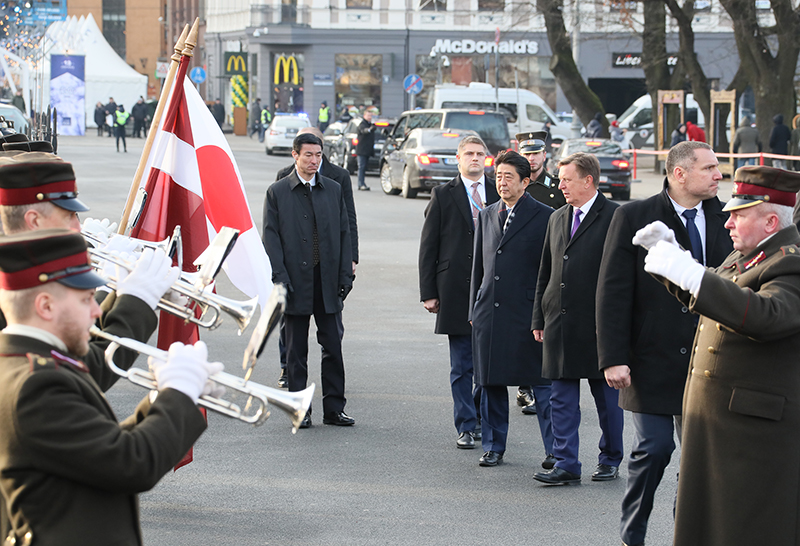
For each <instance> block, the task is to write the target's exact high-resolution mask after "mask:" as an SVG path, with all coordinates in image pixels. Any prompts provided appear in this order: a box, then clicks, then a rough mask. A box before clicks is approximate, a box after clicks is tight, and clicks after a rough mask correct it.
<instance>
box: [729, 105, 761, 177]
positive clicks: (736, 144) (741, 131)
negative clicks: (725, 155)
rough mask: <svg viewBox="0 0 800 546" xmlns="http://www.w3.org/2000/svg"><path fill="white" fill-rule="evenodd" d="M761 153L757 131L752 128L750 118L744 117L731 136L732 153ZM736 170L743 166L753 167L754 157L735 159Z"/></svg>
mask: <svg viewBox="0 0 800 546" xmlns="http://www.w3.org/2000/svg"><path fill="white" fill-rule="evenodd" d="M760 151H761V137H760V136H758V129H756V128H755V127H753V125H752V122H751V121H750V116H744V117H743V118H742V121H741V122H740V123H739V128H738V129H736V134H734V135H733V153H735V154H736V153H740V154H755V153H758V152H760ZM736 163H737V165H736V166H737V168H738V167H741V166H743V165H755V164H756V158H755V157H747V158H744V159H737V160H736Z"/></svg>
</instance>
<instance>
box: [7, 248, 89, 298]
mask: <svg viewBox="0 0 800 546" xmlns="http://www.w3.org/2000/svg"><path fill="white" fill-rule="evenodd" d="M70 267H73V268H75V271H74V272H73V273H71V274H67V275H64V274H63V272H64V270H65V269H67V268H70ZM89 270H91V265H90V263H89V253H88V252H79V253H78V254H73V255H72V256H66V257H64V258H59V259H57V260H53V261H52V262H47V263H45V264H40V265H35V266H33V267H29V268H28V269H23V270H21V271H14V272H13V273H3V272H0V288H1V289H3V290H24V289H25V288H33V287H34V286H41V285H43V284H44V283H46V282H48V281H51V280H55V279H56V278H64V277H69V276H71V275H78V274H80V273H85V272H86V271H89ZM59 273H61V274H59Z"/></svg>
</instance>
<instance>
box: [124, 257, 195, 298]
mask: <svg viewBox="0 0 800 546" xmlns="http://www.w3.org/2000/svg"><path fill="white" fill-rule="evenodd" d="M122 269H123V266H121V265H117V275H116V278H117V279H121V280H118V281H117V295H118V296H122V295H125V294H128V295H131V296H136V297H137V298H139V299H140V300H142V301H143V302H145V303H146V304H147V305H149V306H150V308H151V309H153V310H155V308H156V306H157V305H158V302H159V301H160V300H161V297H162V296H163V295H164V294H165V293H166V292H167V290H169V289H170V287H171V286H172V285H173V284H175V281H177V280H178V277H180V274H181V272H180V270H179V269H178V268H177V267H172V259H171V258H169V257H168V256H167V255H166V254H165V253H164V251H163V250H161V249H155V250H154V249H152V248H146V249H144V251H143V252H142V255H141V256H140V257H139V259H138V260H136V262H135V265H134V266H133V269H132V270H131V272H130V273H128V274H127V275H125V273H124V272H123V271H122Z"/></svg>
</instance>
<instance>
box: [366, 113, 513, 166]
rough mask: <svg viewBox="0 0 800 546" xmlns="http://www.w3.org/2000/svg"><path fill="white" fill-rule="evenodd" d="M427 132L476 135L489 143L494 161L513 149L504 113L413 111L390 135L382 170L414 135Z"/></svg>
mask: <svg viewBox="0 0 800 546" xmlns="http://www.w3.org/2000/svg"><path fill="white" fill-rule="evenodd" d="M425 128H430V129H446V128H447V129H452V130H461V131H466V130H469V131H475V132H476V133H478V135H480V137H481V138H482V139H483V141H484V142H485V143H486V147H487V148H488V149H489V154H490V155H491V156H492V158H494V157H496V156H497V153H498V152H500V151H501V150H507V149H509V147H510V145H511V139H510V137H509V136H508V123H507V122H506V118H505V116H504V115H503V114H502V113H500V112H484V111H483V110H467V109H463V108H438V109H428V110H409V111H408V112H403V113H402V114H400V117H399V118H398V119H397V123H396V124H395V126H394V128H393V129H392V130H391V131H389V132H388V136H387V138H386V144H385V145H384V147H383V151H382V152H381V168H382V166H383V163H384V162H385V158H386V157H387V156H388V155H389V154H391V153H392V152H394V151H395V150H397V149H398V148H400V146H401V145H402V144H403V141H404V140H405V139H406V137H407V136H408V135H409V133H411V131H413V130H414V129H425Z"/></svg>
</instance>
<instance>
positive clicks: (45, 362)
mask: <svg viewBox="0 0 800 546" xmlns="http://www.w3.org/2000/svg"><path fill="white" fill-rule="evenodd" d="M36 363H37V364H38V365H39V366H44V365H45V364H47V359H45V358H38V359H36Z"/></svg>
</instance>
